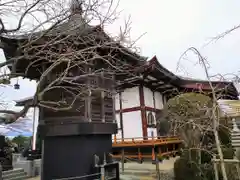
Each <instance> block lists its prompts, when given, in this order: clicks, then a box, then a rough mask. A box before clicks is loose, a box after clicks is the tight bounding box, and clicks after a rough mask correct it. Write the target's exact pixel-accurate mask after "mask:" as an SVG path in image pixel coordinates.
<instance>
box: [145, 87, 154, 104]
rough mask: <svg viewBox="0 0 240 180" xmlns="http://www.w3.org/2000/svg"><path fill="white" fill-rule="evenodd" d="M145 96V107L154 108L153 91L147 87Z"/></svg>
mask: <svg viewBox="0 0 240 180" xmlns="http://www.w3.org/2000/svg"><path fill="white" fill-rule="evenodd" d="M143 94H144V101H145V106H148V107H151V108H154V102H153V92H152V90H151V89H149V88H147V87H143Z"/></svg>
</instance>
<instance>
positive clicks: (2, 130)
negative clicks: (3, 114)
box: [0, 118, 33, 136]
mask: <svg viewBox="0 0 240 180" xmlns="http://www.w3.org/2000/svg"><path fill="white" fill-rule="evenodd" d="M32 129H33V120H32V119H30V118H19V119H18V120H17V121H15V122H14V123H12V124H2V125H0V134H1V135H4V136H19V135H22V136H32Z"/></svg>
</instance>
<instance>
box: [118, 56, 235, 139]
mask: <svg viewBox="0 0 240 180" xmlns="http://www.w3.org/2000/svg"><path fill="white" fill-rule="evenodd" d="M140 77H141V78H139V77H137V78H135V79H132V81H131V82H130V83H126V84H124V85H122V87H121V91H120V92H119V93H118V94H117V97H116V102H115V103H116V105H115V107H116V119H117V122H118V134H117V135H116V138H117V139H119V140H120V139H122V138H124V139H125V138H130V139H132V138H140V137H141V138H144V137H145V138H147V137H148V138H149V137H151V136H152V135H153V136H154V137H156V136H159V131H158V129H157V126H156V117H159V116H161V113H162V110H163V108H164V105H165V104H166V102H167V101H168V99H169V98H171V97H173V96H175V95H178V94H180V93H184V92H199V93H204V94H207V95H209V96H211V93H212V89H211V87H210V84H209V82H208V81H200V80H194V79H193V80H190V79H183V78H182V77H179V76H177V75H175V74H173V73H171V72H170V71H168V70H167V69H166V68H164V67H163V66H162V65H161V64H160V63H159V61H158V60H157V57H156V56H155V57H153V58H152V59H151V60H149V61H146V62H145V65H143V67H142V69H141V70H140ZM211 83H212V85H213V87H214V91H215V92H216V94H217V95H218V98H219V99H228V100H237V99H238V92H237V89H236V88H235V86H234V84H233V83H232V82H225V81H212V82H211Z"/></svg>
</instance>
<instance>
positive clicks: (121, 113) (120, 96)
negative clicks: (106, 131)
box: [119, 92, 124, 140]
mask: <svg viewBox="0 0 240 180" xmlns="http://www.w3.org/2000/svg"><path fill="white" fill-rule="evenodd" d="M119 105H120V111H119V118H120V126H121V136H122V140H124V127H123V112H122V93H121V92H119Z"/></svg>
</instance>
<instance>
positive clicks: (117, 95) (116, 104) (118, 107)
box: [115, 94, 120, 110]
mask: <svg viewBox="0 0 240 180" xmlns="http://www.w3.org/2000/svg"><path fill="white" fill-rule="evenodd" d="M115 109H116V110H119V109H120V100H119V94H116V96H115Z"/></svg>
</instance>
